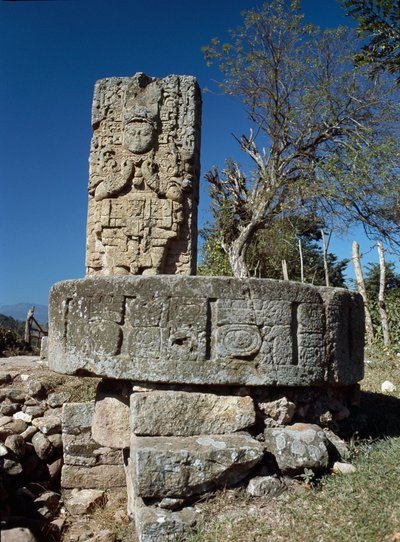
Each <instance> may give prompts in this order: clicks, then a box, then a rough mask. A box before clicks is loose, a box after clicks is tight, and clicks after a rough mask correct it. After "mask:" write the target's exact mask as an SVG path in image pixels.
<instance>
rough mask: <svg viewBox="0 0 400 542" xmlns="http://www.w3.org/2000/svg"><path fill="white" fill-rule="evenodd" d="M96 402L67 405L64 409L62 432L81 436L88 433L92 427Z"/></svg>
mask: <svg viewBox="0 0 400 542" xmlns="http://www.w3.org/2000/svg"><path fill="white" fill-rule="evenodd" d="M93 413H94V402H91V403H66V404H64V405H63V409H62V432H63V433H67V434H69V435H79V434H80V433H83V432H88V431H90V430H91V427H92V419H93Z"/></svg>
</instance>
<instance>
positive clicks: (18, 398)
mask: <svg viewBox="0 0 400 542" xmlns="http://www.w3.org/2000/svg"><path fill="white" fill-rule="evenodd" d="M6 393H7V397H8V398H9V400H10V401H11V402H12V403H20V404H21V403H24V402H25V399H26V394H25V393H24V392H22V391H21V390H13V389H9V390H7V391H6Z"/></svg>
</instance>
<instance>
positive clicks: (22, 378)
mask: <svg viewBox="0 0 400 542" xmlns="http://www.w3.org/2000/svg"><path fill="white" fill-rule="evenodd" d="M19 377H20V379H21V380H22V382H27V381H28V380H29V379H30V375H27V374H20V375H19Z"/></svg>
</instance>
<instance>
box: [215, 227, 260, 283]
mask: <svg viewBox="0 0 400 542" xmlns="http://www.w3.org/2000/svg"><path fill="white" fill-rule="evenodd" d="M260 227H261V226H260V224H259V223H258V222H250V223H249V224H247V226H245V227H244V228H243V229H242V231H241V232H240V234H239V236H238V237H237V238H236V239H235V240H234V241H232V243H230V244H229V245H226V244H225V243H222V248H223V249H224V251H225V253H226V255H227V256H228V260H229V264H230V266H231V269H232V273H233V274H234V276H235V277H238V278H246V277H249V276H250V271H249V268H248V267H247V264H246V260H245V256H246V251H247V249H248V248H249V246H250V243H251V241H252V240H253V237H254V234H255V232H256V231H257V230H258V229H259V228H260Z"/></svg>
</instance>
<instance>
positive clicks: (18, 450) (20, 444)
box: [4, 435, 25, 457]
mask: <svg viewBox="0 0 400 542" xmlns="http://www.w3.org/2000/svg"><path fill="white" fill-rule="evenodd" d="M4 444H5V445H6V446H7V448H9V449H10V450H11V451H12V452H14V454H15V455H16V456H17V457H23V455H24V454H25V440H24V438H23V437H22V436H21V435H10V436H9V437H7V438H6V441H5V443H4Z"/></svg>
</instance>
